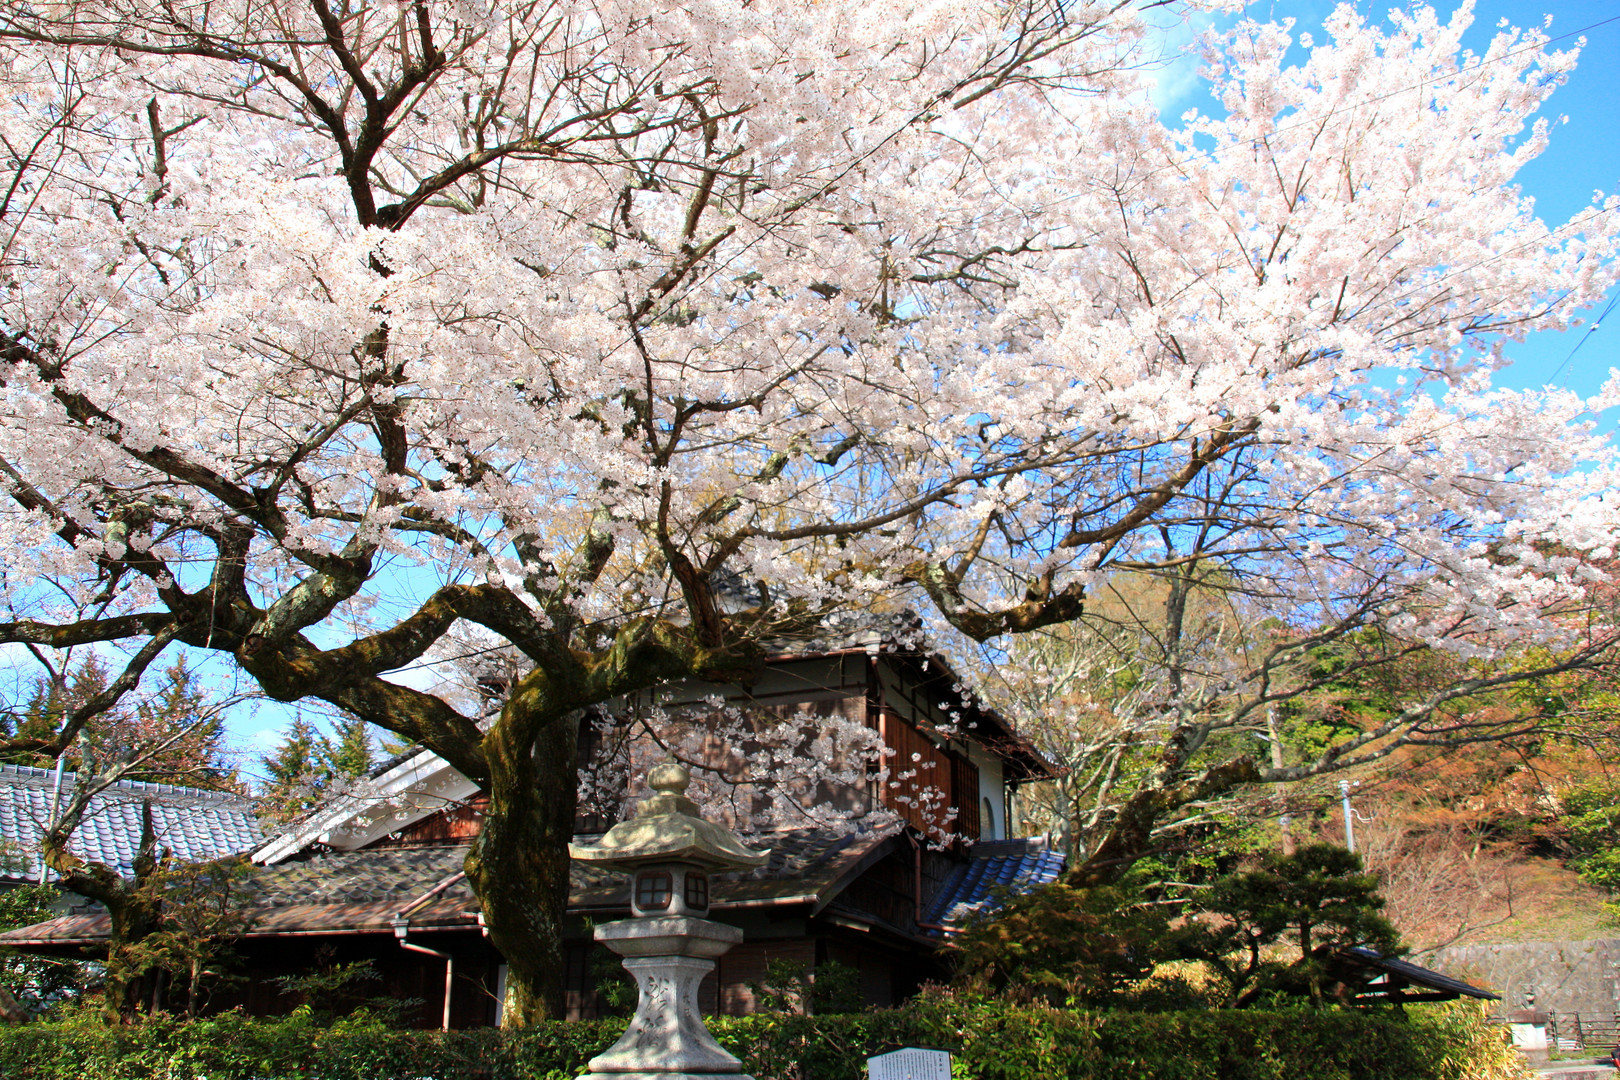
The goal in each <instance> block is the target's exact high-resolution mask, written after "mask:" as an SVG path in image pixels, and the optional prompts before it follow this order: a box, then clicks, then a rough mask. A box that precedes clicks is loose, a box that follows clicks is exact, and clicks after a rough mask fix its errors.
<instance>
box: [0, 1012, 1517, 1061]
mask: <svg viewBox="0 0 1620 1080" xmlns="http://www.w3.org/2000/svg"><path fill="white" fill-rule="evenodd" d="M623 1028H624V1021H622V1020H603V1021H589V1022H578V1023H557V1024H542V1025H539V1026H536V1027H534V1028H530V1029H528V1030H525V1031H519V1032H503V1031H493V1030H479V1031H466V1032H454V1033H451V1034H450V1035H441V1034H440V1033H438V1032H433V1031H406V1030H398V1029H394V1028H389V1027H387V1026H385V1025H383V1024H382V1023H381V1022H380V1021H378V1020H376V1019H375V1018H367V1017H364V1016H362V1017H357V1018H349V1019H345V1020H341V1021H337V1022H334V1023H332V1024H330V1025H329V1026H323V1025H321V1024H319V1023H317V1022H316V1021H315V1019H314V1018H312V1016H311V1015H310V1014H309V1013H307V1012H305V1013H301V1014H294V1015H292V1016H288V1017H282V1018H278V1019H248V1018H246V1017H243V1016H241V1015H240V1014H236V1013H227V1014H225V1015H222V1016H217V1017H212V1018H209V1019H204V1020H195V1021H189V1022H186V1021H178V1020H169V1019H159V1020H154V1021H151V1022H149V1023H145V1024H141V1025H139V1026H133V1027H112V1026H108V1025H106V1024H104V1023H103V1022H102V1021H101V1020H99V1019H98V1018H96V1017H95V1016H94V1015H91V1014H87V1013H83V1014H76V1015H69V1016H67V1017H65V1018H64V1019H62V1020H60V1021H55V1022H50V1023H36V1024H29V1025H25V1026H22V1027H16V1028H8V1029H0V1076H3V1077H6V1078H7V1080H293V1078H297V1080H571V1078H572V1077H575V1076H577V1075H579V1074H580V1073H582V1072H584V1071H585V1065H586V1062H587V1061H589V1060H590V1058H591V1057H593V1056H594V1055H596V1054H598V1053H600V1052H601V1051H602V1050H604V1049H606V1048H607V1047H608V1046H609V1045H611V1044H612V1042H613V1041H614V1039H616V1038H617V1037H618V1035H619V1033H620V1032H621V1031H622V1030H623ZM710 1028H711V1030H712V1031H713V1032H714V1034H715V1037H716V1038H717V1039H719V1041H720V1042H721V1044H722V1045H724V1046H725V1047H726V1048H727V1049H729V1050H730V1051H731V1052H732V1053H734V1054H736V1055H737V1056H738V1057H740V1058H741V1059H742V1061H743V1067H744V1070H745V1071H746V1072H748V1073H750V1074H751V1075H753V1076H754V1077H756V1078H758V1080H862V1078H864V1076H865V1065H866V1058H867V1057H868V1056H870V1055H872V1054H876V1053H882V1052H884V1051H886V1050H892V1049H895V1048H896V1047H899V1046H930V1047H939V1048H942V1049H946V1050H950V1051H951V1053H952V1054H953V1056H954V1076H955V1077H956V1080H1285V1078H1286V1080H1509V1078H1511V1077H1515V1076H1518V1075H1519V1074H1518V1073H1517V1072H1515V1071H1514V1069H1515V1068H1516V1065H1515V1061H1514V1058H1513V1055H1512V1051H1511V1050H1508V1049H1506V1046H1505V1041H1504V1034H1503V1032H1502V1031H1501V1029H1499V1028H1492V1027H1489V1026H1488V1025H1486V1024H1485V1022H1484V1019H1483V1016H1482V1014H1481V1012H1480V1011H1479V1010H1478V1009H1477V1008H1471V1007H1446V1008H1422V1009H1413V1010H1411V1011H1410V1012H1409V1013H1408V1014H1407V1015H1406V1016H1402V1015H1401V1014H1398V1013H1393V1012H1376V1011H1354V1010H1337V1009H1299V1010H1289V1011H1259V1010H1253V1011H1246V1012H1227V1011H1198V1012H1173V1013H1130V1012H1093V1013H1086V1012H1073V1011H1066V1010H1056V1009H1041V1008H1011V1007H1008V1006H1006V1005H1003V1004H994V1003H987V1002H978V1001H964V1000H961V999H958V998H954V997H950V996H948V995H939V996H935V997H929V998H924V999H922V1000H919V1001H916V1002H913V1003H911V1004H909V1005H907V1006H905V1007H903V1008H898V1009H880V1010H873V1011H869V1012H864V1013H854V1014H847V1015H836V1016H798V1015H780V1014H778V1015H759V1016H748V1017H719V1018H715V1019H714V1020H712V1021H711V1022H710Z"/></svg>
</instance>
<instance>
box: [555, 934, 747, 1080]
mask: <svg viewBox="0 0 1620 1080" xmlns="http://www.w3.org/2000/svg"><path fill="white" fill-rule="evenodd" d="M741 937H742V931H741V930H738V929H737V928H736V927H733V926H727V925H725V924H723V923H714V922H710V921H709V920H707V919H696V918H691V917H666V918H661V919H624V920H622V921H620V922H612V923H607V924H605V925H602V926H598V927H597V928H596V940H598V941H600V942H602V944H604V945H606V946H607V947H608V948H610V949H612V950H613V951H614V952H616V953H618V954H619V955H621V956H623V957H624V967H625V970H626V971H628V972H630V974H632V975H634V976H635V977H636V986H637V988H638V989H639V990H640V1000H639V1001H638V1002H637V1003H636V1014H635V1015H634V1016H633V1017H631V1018H630V1026H629V1027H627V1028H626V1029H625V1032H624V1035H622V1036H621V1037H620V1038H619V1041H618V1042H616V1043H614V1044H613V1045H612V1046H611V1047H610V1048H608V1049H607V1050H606V1051H604V1052H603V1053H601V1054H598V1055H597V1056H596V1057H594V1058H592V1059H591V1062H590V1070H591V1071H590V1072H589V1073H587V1074H586V1076H585V1077H584V1078H583V1080H700V1078H702V1080H716V1078H717V1077H724V1078H726V1080H752V1078H748V1077H744V1076H743V1075H742V1062H740V1061H738V1060H737V1059H736V1058H735V1057H733V1056H732V1055H731V1054H729V1053H728V1052H727V1051H726V1049H725V1048H724V1047H722V1046H721V1045H720V1044H719V1043H717V1042H715V1041H714V1036H712V1035H710V1034H709V1031H708V1029H707V1028H705V1027H704V1026H703V1015H702V1013H700V1012H699V1011H698V1003H697V992H698V984H699V983H701V982H702V981H703V977H704V976H705V975H707V974H708V973H709V972H711V971H713V970H714V960H713V959H712V957H715V956H719V955H720V954H721V953H723V952H725V951H726V950H727V949H729V948H730V947H731V946H732V945H733V944H734V943H735V942H736V941H738V940H739V939H740V938H741Z"/></svg>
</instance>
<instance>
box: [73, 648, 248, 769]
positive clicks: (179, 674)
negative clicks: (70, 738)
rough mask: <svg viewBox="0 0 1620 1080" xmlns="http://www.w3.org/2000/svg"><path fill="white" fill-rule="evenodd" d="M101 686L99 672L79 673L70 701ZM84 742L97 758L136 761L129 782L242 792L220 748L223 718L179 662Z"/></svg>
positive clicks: (183, 662)
mask: <svg viewBox="0 0 1620 1080" xmlns="http://www.w3.org/2000/svg"><path fill="white" fill-rule="evenodd" d="M87 666H88V665H87ZM106 681H107V674H106V671H105V669H103V668H97V669H91V670H89V671H81V672H80V673H78V675H77V677H76V679H75V681H74V682H73V683H72V684H71V686H70V690H69V694H70V697H71V698H73V699H74V700H75V701H78V700H84V699H85V698H88V697H89V696H90V694H93V693H96V692H99V690H100V689H101V687H103V686H105V685H106ZM80 695H83V696H82V697H81V696H80ZM85 741H86V744H87V745H88V746H89V748H90V750H91V752H92V753H93V754H95V755H96V756H98V757H100V756H111V757H122V756H124V755H131V756H137V757H140V758H141V759H142V760H141V762H140V764H139V766H138V767H137V768H136V769H134V770H133V771H131V772H130V773H129V774H128V778H129V779H131V780H146V781H151V782H155V783H165V784H184V785H186V786H187V787H198V788H206V789H209V790H214V791H234V792H243V791H245V790H246V789H245V785H243V783H242V780H241V777H240V776H239V775H238V773H237V770H236V767H235V766H234V765H232V764H231V762H230V756H229V751H228V750H227V748H226V746H225V717H224V714H223V713H222V712H221V711H220V710H217V709H213V708H211V702H210V700H209V693H208V690H207V688H206V687H205V686H203V685H202V683H201V680H200V679H199V678H198V676H197V673H196V671H194V670H193V669H192V668H191V667H190V666H189V665H188V664H187V663H186V660H185V657H183V656H182V657H177V658H176V659H175V661H174V663H172V664H170V665H169V667H168V668H166V669H165V670H164V672H163V676H162V682H161V683H160V684H159V686H158V688H157V691H156V693H154V694H152V695H150V696H148V697H145V698H143V699H142V700H140V701H139V702H137V703H136V704H135V706H134V707H133V708H132V709H129V710H117V711H115V712H112V713H109V714H108V715H107V717H106V719H105V720H103V721H101V722H99V723H97V724H96V725H94V727H93V728H92V729H90V730H89V731H87V733H86V736H85Z"/></svg>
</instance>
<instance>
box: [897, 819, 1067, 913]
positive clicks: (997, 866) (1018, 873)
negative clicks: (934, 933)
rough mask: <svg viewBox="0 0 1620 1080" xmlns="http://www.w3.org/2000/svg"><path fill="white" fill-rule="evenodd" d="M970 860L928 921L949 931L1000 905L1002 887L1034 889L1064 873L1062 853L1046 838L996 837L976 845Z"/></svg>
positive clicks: (953, 878)
mask: <svg viewBox="0 0 1620 1080" xmlns="http://www.w3.org/2000/svg"><path fill="white" fill-rule="evenodd" d="M970 854H971V857H970V858H969V859H968V861H967V863H966V864H965V865H963V866H960V867H958V868H957V869H956V870H955V871H954V872H953V873H952V874H951V876H950V877H949V878H947V879H946V880H945V883H944V885H942V886H941V887H940V890H939V893H938V894H937V895H936V896H935V897H934V900H933V903H931V904H930V905H929V907H928V915H927V917H926V919H925V921H926V922H930V923H933V924H935V925H936V926H943V927H945V928H946V929H948V930H955V929H957V928H959V927H960V926H961V925H962V924H963V923H965V922H966V921H967V920H968V919H970V918H972V917H973V916H974V915H977V914H979V913H980V912H983V911H992V910H994V909H995V908H996V907H998V906H1000V905H999V901H998V897H999V896H1000V895H1001V893H1002V892H1003V890H1006V891H1011V892H1015V893H1027V892H1032V891H1034V890H1035V889H1037V888H1039V887H1040V886H1042V885H1050V884H1051V883H1052V882H1054V881H1056V880H1057V879H1058V876H1059V875H1060V874H1062V873H1063V854H1062V852H1059V851H1055V850H1053V849H1052V848H1051V847H1050V846H1049V845H1048V844H1047V843H1046V841H1045V840H1044V839H1031V840H993V841H988V842H985V843H980V844H975V845H973V848H972V849H971V853H970Z"/></svg>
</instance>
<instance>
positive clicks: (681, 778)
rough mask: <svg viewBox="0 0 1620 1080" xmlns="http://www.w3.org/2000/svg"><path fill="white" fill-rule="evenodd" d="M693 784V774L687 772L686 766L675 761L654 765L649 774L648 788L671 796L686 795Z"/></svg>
mask: <svg viewBox="0 0 1620 1080" xmlns="http://www.w3.org/2000/svg"><path fill="white" fill-rule="evenodd" d="M691 783H692V774H691V773H689V772H687V771H686V766H685V765H682V764H681V763H680V762H678V761H675V760H674V759H671V760H669V761H666V762H663V763H662V764H659V765H654V766H653V767H652V769H651V771H649V772H648V773H647V786H648V787H650V788H652V789H653V790H654V791H657V792H662V793H665V794H669V795H685V794H686V789H687V788H688V787H689V786H690V785H691Z"/></svg>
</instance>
